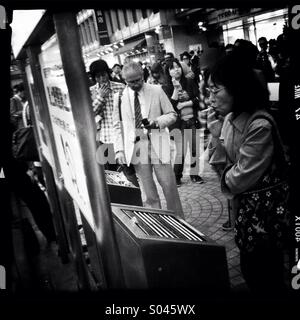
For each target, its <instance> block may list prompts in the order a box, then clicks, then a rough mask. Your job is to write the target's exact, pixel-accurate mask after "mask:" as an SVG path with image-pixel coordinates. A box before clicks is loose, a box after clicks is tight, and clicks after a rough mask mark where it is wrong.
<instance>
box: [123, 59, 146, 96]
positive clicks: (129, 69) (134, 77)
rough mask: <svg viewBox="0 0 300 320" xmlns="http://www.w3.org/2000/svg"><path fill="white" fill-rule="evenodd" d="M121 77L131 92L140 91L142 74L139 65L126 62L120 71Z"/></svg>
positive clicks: (142, 81) (142, 82)
mask: <svg viewBox="0 0 300 320" xmlns="http://www.w3.org/2000/svg"><path fill="white" fill-rule="evenodd" d="M122 76H123V78H124V79H125V81H126V83H127V85H128V86H129V87H130V88H131V89H132V90H133V91H140V90H141V89H142V87H143V84H144V72H143V69H142V66H141V64H139V63H136V62H133V61H131V62H128V63H126V64H125V65H124V67H123V69H122Z"/></svg>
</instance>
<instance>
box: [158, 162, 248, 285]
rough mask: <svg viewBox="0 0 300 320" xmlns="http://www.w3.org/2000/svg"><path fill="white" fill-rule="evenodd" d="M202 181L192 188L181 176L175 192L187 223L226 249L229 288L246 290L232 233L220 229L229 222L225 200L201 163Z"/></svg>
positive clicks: (160, 191) (205, 166)
mask: <svg viewBox="0 0 300 320" xmlns="http://www.w3.org/2000/svg"><path fill="white" fill-rule="evenodd" d="M185 171H187V170H185ZM184 173H185V172H184ZM201 177H202V178H203V179H204V181H205V183H203V184H195V183H192V182H191V180H190V177H189V175H187V174H184V176H183V178H182V185H181V186H180V187H179V188H178V191H179V195H180V199H181V202H182V206H183V211H184V215H185V218H186V221H187V222H188V223H190V224H191V225H192V226H193V227H195V228H196V229H198V230H199V231H201V232H202V233H204V234H205V235H206V236H208V237H210V238H211V239H212V240H214V241H216V242H217V243H218V244H221V245H224V246H225V247H226V253H227V262H228V270H229V276H230V283H231V287H232V289H239V288H240V289H247V287H246V284H245V281H244V279H243V277H242V275H241V270H240V265H239V250H238V248H237V246H236V245H235V242H234V231H224V230H223V229H222V224H223V223H224V222H226V221H227V219H228V208H227V200H226V198H225V197H224V196H223V194H222V193H221V190H220V183H219V178H218V176H217V175H216V173H215V172H214V171H213V170H212V169H211V166H210V165H209V164H208V163H207V161H203V170H202V173H201ZM158 190H159V194H160V197H161V202H162V207H163V208H164V209H165V208H166V202H165V200H164V197H163V193H162V190H161V188H160V186H158Z"/></svg>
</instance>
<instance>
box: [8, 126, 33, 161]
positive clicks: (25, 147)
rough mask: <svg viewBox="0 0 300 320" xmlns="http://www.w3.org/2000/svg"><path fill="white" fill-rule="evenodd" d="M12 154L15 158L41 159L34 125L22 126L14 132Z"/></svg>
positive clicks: (23, 159) (21, 159)
mask: <svg viewBox="0 0 300 320" xmlns="http://www.w3.org/2000/svg"><path fill="white" fill-rule="evenodd" d="M12 154H13V157H14V158H15V159H17V160H20V161H39V154H38V149H37V145H36V142H35V138H34V132H33V127H32V126H29V127H25V128H20V129H18V130H16V131H15V132H14V133H13V136H12Z"/></svg>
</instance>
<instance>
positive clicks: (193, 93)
mask: <svg viewBox="0 0 300 320" xmlns="http://www.w3.org/2000/svg"><path fill="white" fill-rule="evenodd" d="M187 81H188V94H189V95H190V97H191V100H192V102H193V109H195V110H198V109H199V108H200V106H199V102H200V99H199V97H200V92H199V89H198V87H197V85H196V83H195V81H194V80H191V79H187Z"/></svg>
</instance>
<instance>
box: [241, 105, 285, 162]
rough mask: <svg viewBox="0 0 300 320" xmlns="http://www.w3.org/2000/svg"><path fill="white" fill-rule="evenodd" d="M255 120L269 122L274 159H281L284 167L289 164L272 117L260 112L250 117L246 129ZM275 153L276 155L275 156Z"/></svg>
mask: <svg viewBox="0 0 300 320" xmlns="http://www.w3.org/2000/svg"><path fill="white" fill-rule="evenodd" d="M256 119H265V120H267V121H269V122H270V123H271V125H272V132H273V139H274V153H275V156H276V157H279V159H280V158H281V160H283V161H284V163H285V164H286V165H288V164H289V157H288V155H287V153H286V151H285V148H284V144H283V142H282V138H281V136H280V133H279V130H278V126H277V124H276V121H275V120H274V119H273V117H272V116H271V115H270V114H268V113H267V112H264V111H261V112H257V113H256V114H254V115H253V116H251V117H250V118H249V120H248V122H247V128H248V127H249V125H250V123H252V122H253V121H254V120H256ZM246 135H247V130H246V132H245V134H244V137H243V141H244V140H245V139H246ZM276 153H277V154H276Z"/></svg>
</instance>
